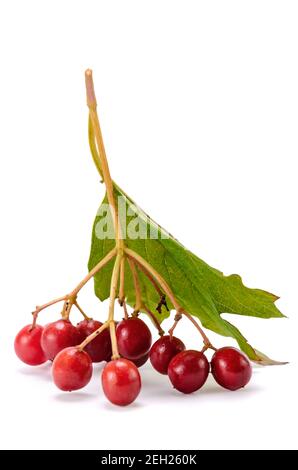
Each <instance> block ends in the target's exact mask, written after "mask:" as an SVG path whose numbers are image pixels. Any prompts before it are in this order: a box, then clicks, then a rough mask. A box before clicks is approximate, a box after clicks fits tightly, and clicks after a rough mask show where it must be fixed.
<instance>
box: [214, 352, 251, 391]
mask: <svg viewBox="0 0 298 470" xmlns="http://www.w3.org/2000/svg"><path fill="white" fill-rule="evenodd" d="M211 372H212V374H213V377H214V378H215V380H216V382H217V383H218V384H219V385H221V386H222V387H224V388H227V389H229V390H238V388H242V387H245V385H246V384H247V383H248V382H249V381H250V378H251V375H252V367H251V364H250V362H249V359H248V358H247V356H246V355H245V354H243V353H242V352H241V351H239V349H236V348H232V347H225V348H221V349H218V350H217V351H216V352H215V353H214V355H213V357H212V360H211Z"/></svg>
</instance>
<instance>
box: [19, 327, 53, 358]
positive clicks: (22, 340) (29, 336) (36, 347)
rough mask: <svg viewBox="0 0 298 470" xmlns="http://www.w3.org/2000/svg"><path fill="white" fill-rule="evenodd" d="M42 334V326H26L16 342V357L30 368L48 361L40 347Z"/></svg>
mask: <svg viewBox="0 0 298 470" xmlns="http://www.w3.org/2000/svg"><path fill="white" fill-rule="evenodd" d="M42 332H43V327H42V326H41V325H35V327H34V328H32V325H26V326H24V328H22V329H21V330H20V331H19V332H18V334H17V336H16V338H15V340H14V350H15V352H16V355H17V356H18V358H19V359H21V361H23V362H25V364H29V366H38V365H40V364H43V363H44V362H46V360H47V358H46V356H45V353H44V352H43V350H42V348H41V345H40V338H41V334H42Z"/></svg>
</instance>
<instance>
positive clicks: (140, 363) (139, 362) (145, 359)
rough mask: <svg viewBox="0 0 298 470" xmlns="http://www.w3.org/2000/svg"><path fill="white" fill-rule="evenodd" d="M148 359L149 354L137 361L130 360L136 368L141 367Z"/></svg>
mask: <svg viewBox="0 0 298 470" xmlns="http://www.w3.org/2000/svg"><path fill="white" fill-rule="evenodd" d="M148 359H149V353H147V354H145V355H144V356H141V357H139V358H138V359H130V360H131V362H133V363H134V364H135V365H136V366H137V368H140V367H142V366H143V365H144V364H145V363H146V362H147V361H148Z"/></svg>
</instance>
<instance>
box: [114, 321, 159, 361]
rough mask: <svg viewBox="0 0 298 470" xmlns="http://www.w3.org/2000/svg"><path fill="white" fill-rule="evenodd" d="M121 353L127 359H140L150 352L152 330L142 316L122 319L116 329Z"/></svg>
mask: <svg viewBox="0 0 298 470" xmlns="http://www.w3.org/2000/svg"><path fill="white" fill-rule="evenodd" d="M116 336H117V343H118V349H119V353H120V355H121V356H122V357H125V358H127V359H139V358H140V357H142V356H144V355H145V354H146V353H148V352H149V349H150V346H151V341H152V336H151V332H150V330H149V328H148V326H147V325H146V323H144V322H143V320H141V319H140V318H136V317H132V318H128V319H126V320H122V321H121V322H120V323H119V324H118V326H117V330H116Z"/></svg>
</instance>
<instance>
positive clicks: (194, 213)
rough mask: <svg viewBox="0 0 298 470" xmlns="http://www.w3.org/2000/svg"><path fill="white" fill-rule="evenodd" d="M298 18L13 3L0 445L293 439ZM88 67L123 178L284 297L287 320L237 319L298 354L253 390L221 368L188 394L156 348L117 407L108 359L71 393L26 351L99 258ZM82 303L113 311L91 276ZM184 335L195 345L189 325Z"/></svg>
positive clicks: (156, 212)
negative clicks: (155, 356)
mask: <svg viewBox="0 0 298 470" xmlns="http://www.w3.org/2000/svg"><path fill="white" fill-rule="evenodd" d="M297 23H298V6H297V2H295V1H293V2H291V1H286V2H285V1H273V0H270V1H261V0H257V1H253V0H251V1H249V2H248V1H239V0H237V1H225V2H222V1H209V2H206V1H185V0H183V1H182V0H180V1H174V0H170V1H165V0H163V1H154V0H151V1H141V0H135V1H132V0H126V1H113V0H107V1H99V0H94V1H91V0H84V1H83V0H81V1H74V0H72V1H67V0H65V1H63V2H61V1H55V0H51V1H43V2H40V1H37V0H36V1H32V0H27V1H26V2H23V1H16V0H10V1H9V2H1V6H0V47H1V60H0V83H1V87H0V132H1V136H0V155H1V176H0V177H1V182H0V190H1V258H0V259H1V311H2V312H1V314H2V317H1V318H2V321H1V330H0V335H1V341H0V347H1V356H0V357H1V391H0V393H1V398H0V407H1V408H0V411H1V415H0V416H1V418H0V434H1V439H0V445H1V447H2V448H6V449H8V448H12V449H16V448H21V449H31V448H33V449H42V448H49V449H57V448H66V449H77V448H83V449H89V448H97V449H113V448H115V449H117V448H118V449H127V448H132V449H136V448H149V449H150V448H161V449H171V448H172V449H174V448H184V449H191V448H192V449H194V448H198V449H209V448H232V449H233V448H249V449H252V448H265V449H268V448H270V449H271V448H273V449H275V448H297V432H296V431H297V429H296V423H297V418H298V416H297V359H298V358H297V331H298V322H297V302H296V292H297V284H298V279H297V263H298V259H297V239H298V237H297V235H298V234H297V198H298V190H297V157H298V155H297V151H298V139H297V125H298V87H297V83H298V68H297V46H298V28H297ZM87 67H91V68H93V70H94V76H95V84H96V90H97V96H98V102H99V113H100V118H101V122H102V128H103V133H104V138H105V143H106V149H107V153H108V156H109V160H110V167H111V172H112V174H113V177H114V179H115V180H116V181H117V182H118V183H119V184H120V185H121V186H122V187H123V188H124V189H125V190H126V191H127V192H128V193H129V194H131V196H132V197H133V198H134V199H135V200H136V201H137V202H138V203H139V204H140V205H141V207H143V208H144V209H145V210H146V211H148V212H149V213H150V214H151V215H152V217H153V218H155V219H156V220H158V221H159V222H160V223H161V224H162V225H164V226H165V227H166V228H167V229H168V230H169V231H171V232H172V233H174V234H175V236H176V237H177V238H178V239H180V240H181V241H182V242H183V243H184V244H185V245H186V246H187V247H189V248H190V249H191V250H193V251H194V252H195V253H197V254H198V255H199V256H200V257H201V258H203V259H204V260H206V261H207V262H208V263H210V264H211V265H213V266H215V267H217V268H219V269H221V270H223V271H224V272H225V273H226V274H229V273H234V272H236V273H240V274H242V276H243V279H244V282H245V283H246V284H247V285H248V286H251V287H260V288H264V289H267V290H269V291H273V292H275V293H277V294H278V295H280V296H281V299H280V300H279V301H278V306H279V308H280V309H281V310H282V311H283V312H284V313H285V314H286V315H287V316H288V317H289V319H281V320H259V319H253V318H246V317H238V316H236V315H234V316H233V317H230V318H231V320H232V321H233V322H234V323H235V324H236V325H237V326H239V327H240V328H241V329H242V331H243V333H244V334H245V335H246V336H247V338H248V339H249V340H250V342H251V343H252V344H253V345H255V346H256V347H257V348H259V349H261V350H263V351H264V352H266V353H267V354H269V355H270V356H272V357H274V358H275V359H280V360H288V361H290V364H289V365H287V366H283V367H271V368H258V369H255V372H254V375H253V378H252V381H251V383H250V385H249V386H248V387H247V388H246V389H245V390H242V391H240V392H236V393H232V392H228V391H224V390H222V389H219V387H217V386H216V385H215V383H214V382H213V380H212V378H210V379H209V381H208V384H207V385H206V387H205V388H204V389H203V390H201V391H200V392H198V393H196V394H193V395H192V396H184V395H180V394H178V392H175V391H174V390H173V389H172V388H171V387H170V385H169V383H168V380H167V378H166V377H163V376H159V375H158V374H156V373H154V372H153V371H152V369H151V367H150V365H149V364H148V365H147V366H145V367H144V368H143V369H142V375H143V389H142V392H141V394H140V396H139V398H138V400H137V401H136V402H135V404H133V405H132V406H130V407H127V408H124V409H120V408H117V407H113V406H112V405H110V404H109V403H107V401H106V400H105V398H104V396H103V394H102V391H101V386H100V372H99V370H100V367H96V368H95V373H94V377H93V380H92V382H91V383H90V384H89V385H88V386H87V387H86V389H84V390H82V391H80V392H77V393H71V394H63V393H62V392H60V391H59V390H58V389H56V388H55V386H54V385H53V384H52V382H51V378H50V367H49V366H48V365H45V366H42V367H39V368H30V367H29V366H28V367H26V366H25V365H23V364H22V363H20V362H19V361H18V360H17V359H16V358H15V356H14V352H13V340H14V336H15V334H16V333H17V331H18V330H19V329H20V328H21V327H22V326H23V325H24V324H26V323H28V322H29V321H30V312H31V311H32V309H33V308H34V306H35V305H36V304H37V303H43V302H45V301H47V300H50V299H51V298H53V297H55V296H56V295H62V294H64V293H66V292H68V291H69V290H70V289H71V288H72V287H73V286H74V285H75V284H76V283H77V282H78V281H79V280H80V279H81V278H82V277H83V276H84V274H85V273H86V262H87V259H88V251H89V246H90V232H91V226H92V220H93V217H94V215H95V212H96V209H97V206H98V204H99V202H100V200H101V197H102V195H103V190H104V188H103V187H102V186H101V185H100V184H99V178H98V175H97V173H96V170H95V167H94V166H93V163H92V159H91V157H90V155H89V150H88V143H87V109H86V106H85V90H84V70H85V68H87ZM82 303H83V305H84V306H85V307H86V308H87V310H88V312H90V313H91V314H92V315H94V316H98V317H99V318H101V319H103V318H105V315H106V305H99V304H98V302H97V300H96V299H95V297H94V296H93V289H92V285H90V286H88V287H87V288H86V290H85V291H84V293H83V295H82ZM58 313H59V309H58V308H53V309H52V310H51V311H48V312H44V313H43V314H41V321H42V322H48V321H49V320H54V319H55V318H56V317H57V315H58ZM77 318H79V317H77ZM170 325H171V321H168V322H167V324H165V327H169V326H170ZM177 333H179V335H180V336H181V338H182V339H183V340H184V341H185V342H186V343H187V345H188V346H189V347H199V345H200V341H199V338H198V337H197V335H196V333H195V331H194V330H193V329H192V327H191V326H189V325H188V324H184V325H182V324H181V325H180V326H179V330H178V331H177ZM210 336H211V337H212V339H213V340H214V342H215V343H216V344H217V345H221V344H227V343H231V344H233V341H229V340H228V339H226V340H225V339H223V338H220V337H216V335H212V334H211V335H210Z"/></svg>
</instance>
